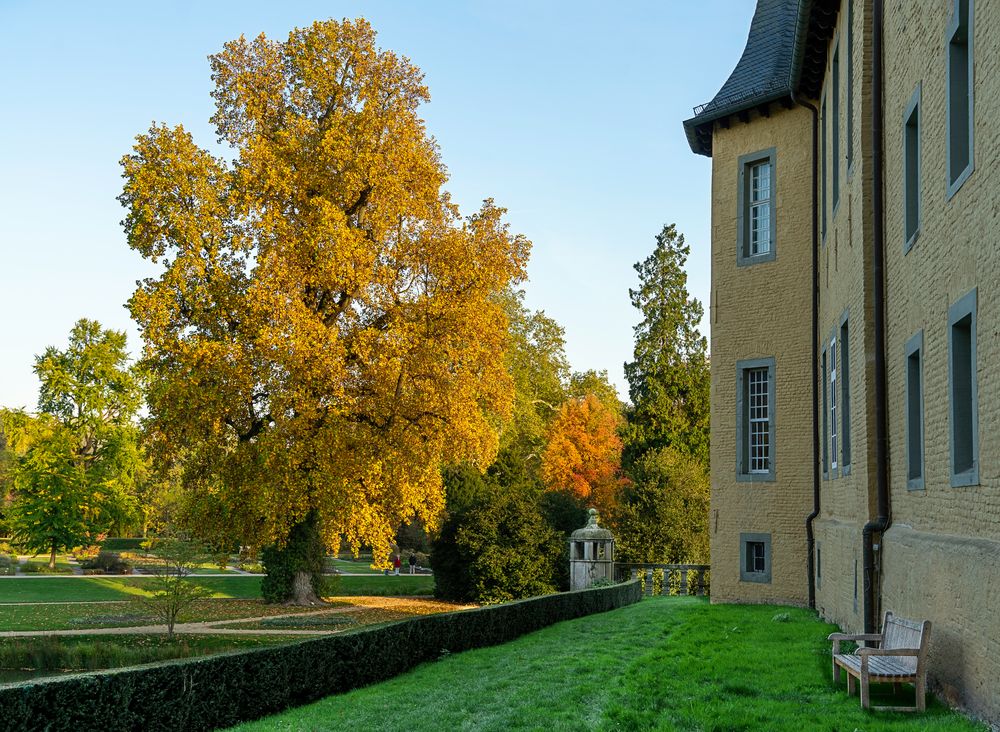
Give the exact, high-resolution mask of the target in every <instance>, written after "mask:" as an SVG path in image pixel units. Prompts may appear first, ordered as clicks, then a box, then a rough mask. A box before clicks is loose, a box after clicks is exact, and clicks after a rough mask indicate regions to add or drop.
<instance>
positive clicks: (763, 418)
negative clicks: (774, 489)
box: [736, 358, 774, 482]
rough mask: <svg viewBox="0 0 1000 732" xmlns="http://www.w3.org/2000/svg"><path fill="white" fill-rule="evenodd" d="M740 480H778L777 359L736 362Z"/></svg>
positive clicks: (738, 468)
mask: <svg viewBox="0 0 1000 732" xmlns="http://www.w3.org/2000/svg"><path fill="white" fill-rule="evenodd" d="M736 381H737V385H736V389H737V405H736V412H737V418H736V444H737V453H736V479H737V480H739V481H745V482H753V481H771V480H774V359H773V358H760V359H753V360H749V361H739V362H737V364H736Z"/></svg>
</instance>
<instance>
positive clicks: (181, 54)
mask: <svg viewBox="0 0 1000 732" xmlns="http://www.w3.org/2000/svg"><path fill="white" fill-rule="evenodd" d="M754 4H755V3H754V2H753V1H752V0H701V1H700V2H687V1H686V0H659V1H658V2H623V3H609V2H606V1H605V2H587V1H581V0H574V2H543V1H542V0H536V2H521V1H520V0H516V1H513V2H511V1H505V2H459V1H458V0H455V1H454V2H429V1H425V2H417V1H415V0H381V1H380V2H336V1H334V2H331V1H330V0H327V2H322V3H320V2H273V1H271V2H255V1H254V2H249V1H248V2H162V3H147V2H134V1H133V2H105V1H104V0H100V1H98V2H31V1H29V0H0V81H2V84H0V95H2V96H0V319H2V320H0V322H2V328H0V406H7V407H19V406H27V407H29V408H33V407H34V406H35V401H36V395H37V382H36V380H35V377H34V375H33V373H32V370H31V367H32V364H33V357H34V355H35V354H38V353H40V352H42V351H43V350H44V348H45V347H46V346H48V345H59V346H62V345H65V343H66V338H67V335H68V333H69V330H70V327H71V326H72V324H73V323H74V322H75V321H76V320H77V319H78V318H81V317H88V318H95V319H98V320H100V321H101V323H102V324H104V325H105V326H106V327H113V328H117V329H126V330H127V331H128V333H129V342H130V346H131V348H132V350H133V352H137V350H138V334H137V331H136V330H135V328H134V326H133V325H132V323H131V321H130V319H129V317H128V313H127V311H126V310H125V308H124V307H123V303H124V302H125V301H126V300H127V299H128V297H129V295H130V294H131V292H132V290H133V289H134V287H135V281H136V279H138V278H140V277H144V276H146V275H147V274H149V273H150V272H151V270H150V269H149V267H148V265H146V264H145V263H144V262H143V261H142V259H141V258H140V257H139V256H138V255H137V254H135V253H133V252H132V251H131V250H129V248H128V246H127V245H126V243H125V238H124V235H123V233H122V230H121V227H120V226H119V221H120V220H121V218H122V209H121V208H120V206H119V204H118V202H117V201H116V200H115V197H116V196H117V195H118V193H119V191H120V187H121V179H120V173H119V166H118V160H119V159H120V158H121V156H122V155H123V154H125V153H126V152H128V150H129V148H130V146H131V143H132V139H133V137H134V136H135V135H136V134H137V133H139V132H142V131H144V130H146V129H147V128H148V127H149V125H150V123H151V122H152V121H154V120H155V121H158V122H166V123H168V124H178V123H183V124H184V125H185V127H187V128H188V129H189V130H191V131H192V132H193V134H194V135H195V137H196V139H197V140H198V141H199V142H200V143H201V144H202V145H204V146H211V145H213V144H214V141H215V137H214V134H213V131H212V129H211V126H210V125H209V123H208V118H209V116H210V115H211V113H212V101H211V99H210V97H209V91H210V89H211V79H210V78H209V69H208V63H207V61H206V56H207V55H208V54H210V53H214V52H217V51H218V50H220V49H221V47H222V44H223V43H225V42H226V41H228V40H230V39H233V38H236V37H237V36H239V35H240V34H246V35H248V36H254V35H257V34H259V33H261V32H264V33H266V34H267V35H268V36H271V37H273V38H284V37H286V36H287V33H288V31H289V30H290V29H291V28H293V27H296V26H302V25H306V24H308V23H310V22H312V21H313V20H316V19H323V18H328V17H334V18H342V17H357V16H360V15H363V16H365V17H367V18H368V19H369V20H370V21H371V22H372V24H373V25H374V26H375V29H376V30H377V31H378V33H379V44H380V45H381V46H382V47H384V48H391V49H393V50H395V51H398V52H400V53H403V54H405V55H406V56H408V57H409V58H410V59H411V60H412V61H413V62H414V63H415V64H416V65H417V66H419V67H420V68H421V69H423V71H424V73H425V74H426V80H427V84H428V86H429V87H430V91H431V95H432V101H431V103H430V104H429V105H427V106H426V107H425V108H424V110H423V114H424V118H425V119H426V121H427V126H428V128H429V130H430V132H431V133H432V134H433V135H435V136H436V137H437V139H438V142H439V143H440V145H441V149H442V153H443V157H444V160H445V162H446V163H447V165H448V168H449V170H450V173H451V180H450V182H449V184H448V188H449V190H450V191H451V192H452V194H453V195H454V197H455V200H456V201H457V202H458V203H459V204H460V205H461V206H462V209H463V211H466V212H471V211H472V210H473V209H475V208H477V207H478V204H479V201H481V200H482V199H483V198H486V197H488V196H492V197H493V198H495V199H496V200H497V202H498V203H500V204H501V205H504V206H506V207H507V208H508V209H509V220H510V222H511V224H512V227H513V229H514V230H515V231H519V232H522V233H524V234H525V235H527V236H528V237H529V238H530V239H531V240H532V241H533V242H534V249H533V251H532V255H531V264H530V266H529V275H530V281H529V282H528V283H526V285H525V289H526V291H527V301H528V304H529V306H531V307H532V308H535V309H543V310H545V311H546V313H548V314H549V315H550V316H551V317H553V318H555V319H556V320H557V321H558V322H559V323H560V324H562V325H563V326H564V327H565V329H566V351H567V354H568V356H569V359H570V362H571V364H572V366H573V368H574V369H575V370H583V369H588V368H593V369H607V370H608V372H609V375H610V376H611V379H612V381H613V382H614V383H615V384H616V385H617V386H618V388H619V391H620V392H621V393H622V395H623V396H625V395H627V385H626V382H625V380H624V376H623V371H622V364H623V363H624V362H625V361H626V360H628V359H630V358H631V355H632V327H633V326H634V325H635V323H636V322H637V317H636V312H635V311H634V309H633V308H632V307H631V305H630V304H629V299H628V288H629V287H630V286H631V285H633V284H634V283H635V277H634V275H635V273H634V271H633V269H632V265H633V263H635V262H637V261H639V260H640V259H642V258H644V257H645V256H646V255H647V254H648V253H649V252H650V251H651V250H652V247H653V236H654V235H655V234H656V233H657V232H658V231H659V230H660V227H661V226H662V225H663V224H664V223H668V222H676V223H677V225H678V227H679V228H680V230H681V231H683V232H684V233H685V234H686V235H687V239H688V242H689V243H690V244H691V248H692V256H691V259H690V261H689V272H690V281H689V286H690V290H691V291H692V293H693V294H694V295H695V296H697V297H699V298H701V299H702V301H703V302H706V304H707V300H708V291H709V269H708V268H709V236H710V218H709V195H710V190H709V183H710V161H709V160H708V159H707V158H704V157H698V156H695V155H694V154H692V153H691V151H690V149H689V148H688V146H687V143H686V141H685V138H684V134H683V131H682V129H681V121H682V120H683V119H685V118H687V117H689V116H691V108H692V107H693V106H694V105H696V104H699V103H702V102H705V101H708V100H709V99H710V98H711V97H712V95H713V94H714V93H715V92H716V90H717V89H718V88H719V87H720V86H721V84H722V82H723V81H724V80H725V79H726V76H727V75H728V74H729V72H730V71H731V70H732V68H733V66H734V65H735V63H736V61H737V59H738V58H739V55H740V53H741V52H742V50H743V44H744V42H745V40H746V34H747V30H748V28H749V24H750V17H751V15H752V14H753V7H754Z"/></svg>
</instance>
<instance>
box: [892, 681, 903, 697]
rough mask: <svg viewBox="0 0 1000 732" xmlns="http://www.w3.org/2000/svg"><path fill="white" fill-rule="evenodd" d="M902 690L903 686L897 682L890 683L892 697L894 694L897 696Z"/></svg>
mask: <svg viewBox="0 0 1000 732" xmlns="http://www.w3.org/2000/svg"><path fill="white" fill-rule="evenodd" d="M902 688H903V685H902V684H901V683H899V682H898V681H893V682H892V693H893V695H894V696H895V695H896V694H899V691H900V689H902Z"/></svg>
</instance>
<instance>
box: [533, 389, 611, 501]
mask: <svg viewBox="0 0 1000 732" xmlns="http://www.w3.org/2000/svg"><path fill="white" fill-rule="evenodd" d="M621 423H622V417H621V415H620V413H619V412H618V411H617V410H616V409H614V407H612V406H609V405H607V404H605V403H604V402H602V401H601V400H600V399H598V398H597V396H595V395H594V394H587V395H586V396H584V397H582V398H572V399H568V400H567V401H565V402H563V404H562V405H561V406H560V407H559V411H558V413H557V414H556V416H555V417H554V418H553V419H552V422H551V423H550V424H549V429H548V442H547V444H546V446H545V451H544V452H543V453H542V480H543V481H544V483H545V486H546V488H547V489H549V490H564V491H567V492H569V493H571V494H573V495H575V496H577V497H579V498H582V499H585V500H586V501H587V502H588V503H590V504H591V505H594V506H595V507H596V508H597V509H598V510H600V511H601V512H602V513H607V512H609V511H610V510H611V509H612V507H613V505H614V502H615V496H616V494H617V490H618V488H619V486H620V484H621V456H622V441H621V438H620V437H619V436H618V430H619V428H620V427H621Z"/></svg>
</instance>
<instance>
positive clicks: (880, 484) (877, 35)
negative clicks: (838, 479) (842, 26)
mask: <svg viewBox="0 0 1000 732" xmlns="http://www.w3.org/2000/svg"><path fill="white" fill-rule="evenodd" d="M872 11H873V12H872V248H873V252H872V278H873V280H874V282H873V283H872V284H873V289H872V298H873V300H874V303H873V304H874V308H875V320H874V331H875V481H876V482H875V501H876V509H877V515H876V517H875V519H874V520H873V521H869V522H868V523H866V524H865V527H864V529H862V532H861V539H862V548H863V552H864V556H863V560H862V561H863V566H864V604H865V632H866V633H874V632H875V631H876V626H877V622H878V619H877V617H876V614H877V606H876V601H877V600H878V598H877V597H876V588H875V550H876V545H875V534H878V536H879V542H880V543H881V541H882V534H883V532H884V531H885V530H886V529H888V528H889V523H890V520H891V519H890V514H889V460H888V457H889V434H888V432H889V430H888V424H887V420H886V376H885V231H884V210H883V204H884V199H885V186H884V170H883V161H882V142H883V129H882V126H883V120H882V117H883V114H882V92H883V85H884V81H883V77H882V55H883V51H882V33H883V28H882V20H883V18H884V13H885V9H884V0H874V3H873V7H872Z"/></svg>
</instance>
